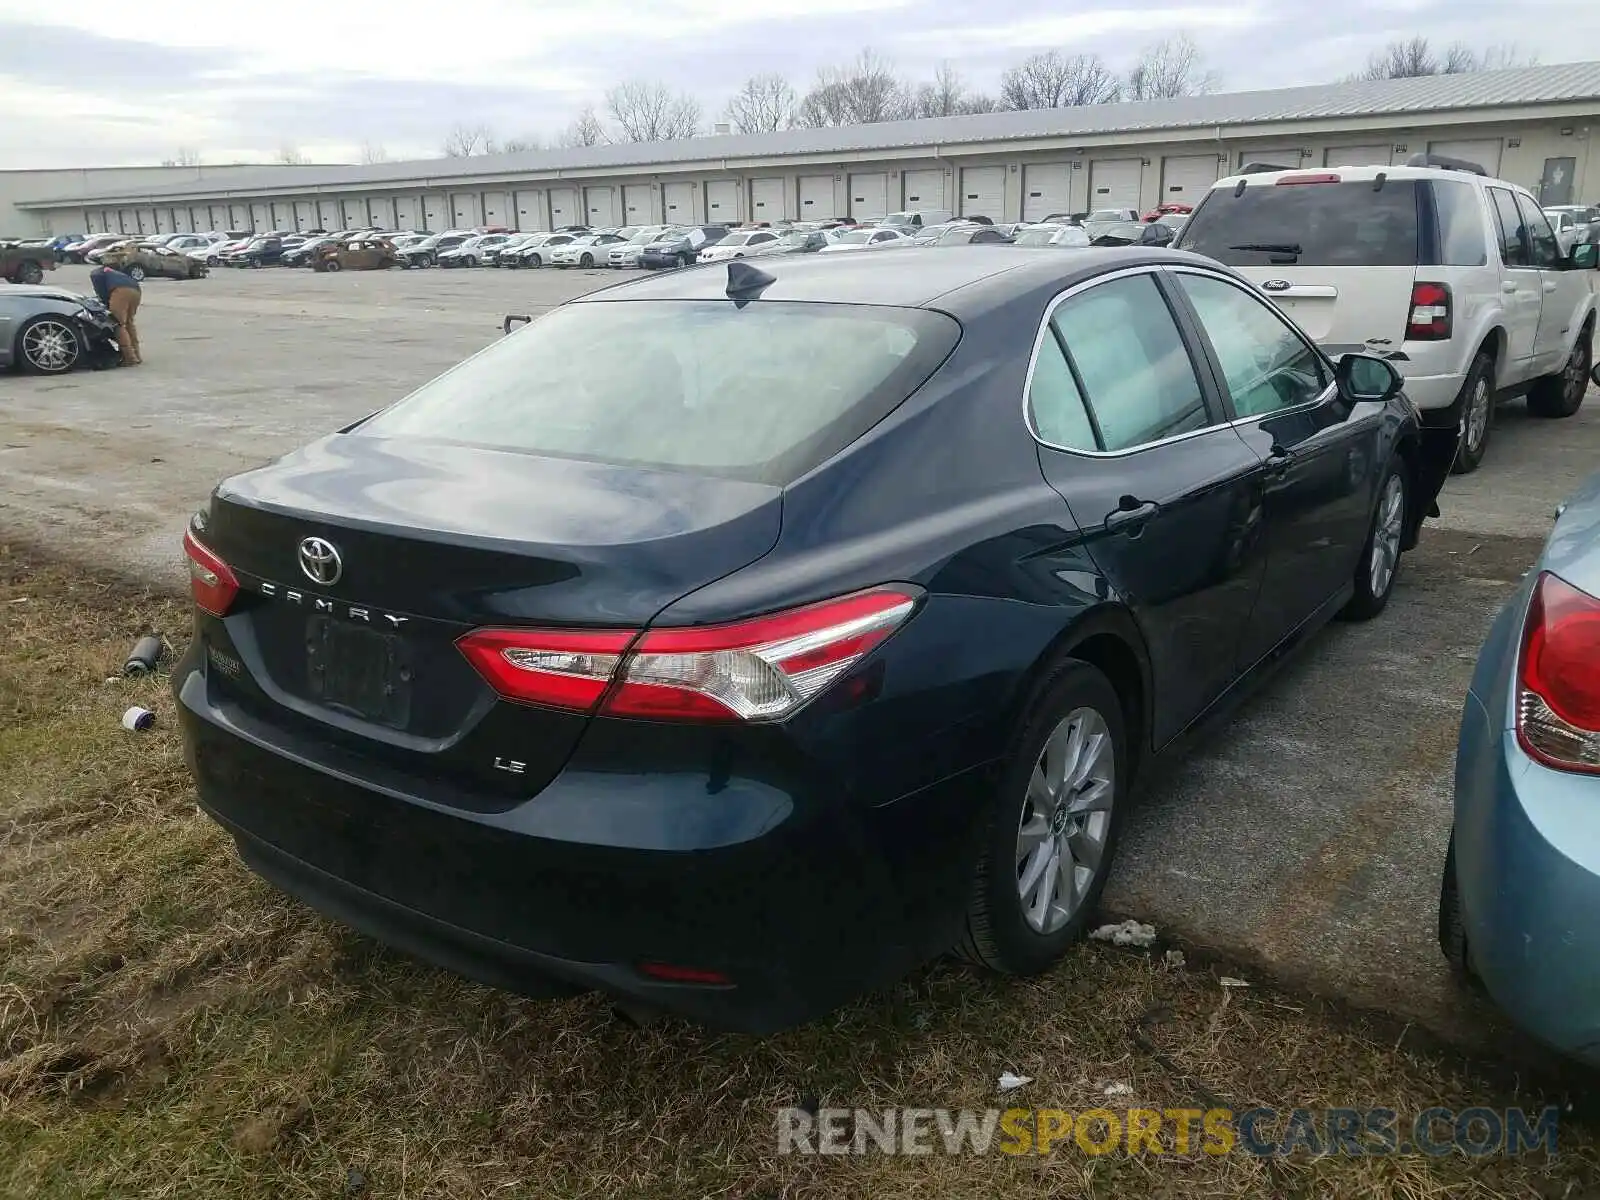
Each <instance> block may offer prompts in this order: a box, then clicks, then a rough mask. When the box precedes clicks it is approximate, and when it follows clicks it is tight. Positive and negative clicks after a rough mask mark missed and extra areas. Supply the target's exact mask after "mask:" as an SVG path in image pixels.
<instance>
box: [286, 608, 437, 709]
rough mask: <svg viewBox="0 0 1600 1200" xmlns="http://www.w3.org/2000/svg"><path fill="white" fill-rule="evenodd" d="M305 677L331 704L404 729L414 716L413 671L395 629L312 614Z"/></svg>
mask: <svg viewBox="0 0 1600 1200" xmlns="http://www.w3.org/2000/svg"><path fill="white" fill-rule="evenodd" d="M306 682H307V684H308V686H309V689H310V692H311V695H312V696H313V697H315V698H316V699H317V700H319V701H321V702H322V703H323V704H326V705H327V706H328V707H329V708H334V709H338V710H339V711H341V712H347V713H350V714H351V715H352V716H357V717H361V718H362V719H364V720H368V721H374V722H376V723H378V724H380V725H388V726H390V727H391V728H394V729H404V728H405V727H406V725H407V723H408V722H409V721H410V719H411V683H412V670H411V662H410V657H409V656H408V655H407V654H406V646H405V642H404V641H403V640H402V639H401V638H399V637H396V636H394V635H393V634H384V633H379V632H377V631H376V630H372V629H363V628H362V627H361V626H359V625H351V624H349V623H348V622H344V621H336V620H334V619H332V618H331V617H326V616H313V617H311V618H310V620H309V621H308V622H307V627H306Z"/></svg>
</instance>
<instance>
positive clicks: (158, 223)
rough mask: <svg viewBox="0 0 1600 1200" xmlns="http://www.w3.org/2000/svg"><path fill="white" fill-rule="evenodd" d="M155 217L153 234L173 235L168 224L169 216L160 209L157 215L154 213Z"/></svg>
mask: <svg viewBox="0 0 1600 1200" xmlns="http://www.w3.org/2000/svg"><path fill="white" fill-rule="evenodd" d="M154 217H155V222H154V224H153V225H152V226H151V232H152V233H171V232H172V226H171V225H169V224H168V223H167V214H166V213H165V212H164V211H163V210H162V209H159V208H158V209H156V210H155V213H154Z"/></svg>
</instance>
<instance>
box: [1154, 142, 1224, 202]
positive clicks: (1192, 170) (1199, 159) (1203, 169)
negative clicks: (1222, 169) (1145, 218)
mask: <svg viewBox="0 0 1600 1200" xmlns="http://www.w3.org/2000/svg"><path fill="white" fill-rule="evenodd" d="M1216 181H1217V156H1216V155H1215V154H1173V155H1169V156H1167V157H1166V158H1164V159H1162V160H1161V203H1162V204H1199V203H1200V201H1201V200H1203V199H1205V195H1206V193H1207V192H1208V191H1210V190H1211V185H1212V184H1213V183H1215V182H1216Z"/></svg>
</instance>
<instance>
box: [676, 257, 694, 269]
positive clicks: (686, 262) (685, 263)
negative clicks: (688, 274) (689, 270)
mask: <svg viewBox="0 0 1600 1200" xmlns="http://www.w3.org/2000/svg"><path fill="white" fill-rule="evenodd" d="M678 265H679V266H680V267H692V266H694V255H692V254H680V255H678Z"/></svg>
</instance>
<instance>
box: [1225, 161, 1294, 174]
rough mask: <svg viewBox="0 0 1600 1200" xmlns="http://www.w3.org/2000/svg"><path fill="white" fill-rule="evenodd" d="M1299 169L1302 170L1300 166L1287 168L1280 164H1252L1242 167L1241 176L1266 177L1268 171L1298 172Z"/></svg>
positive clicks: (1240, 169)
mask: <svg viewBox="0 0 1600 1200" xmlns="http://www.w3.org/2000/svg"><path fill="white" fill-rule="evenodd" d="M1299 169H1300V167H1299V166H1298V165H1295V166H1292V167H1285V166H1280V165H1279V164H1278V163H1267V162H1252V163H1245V165H1244V166H1242V167H1240V168H1239V174H1241V175H1264V174H1266V173H1267V172H1268V171H1298V170H1299Z"/></svg>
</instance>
